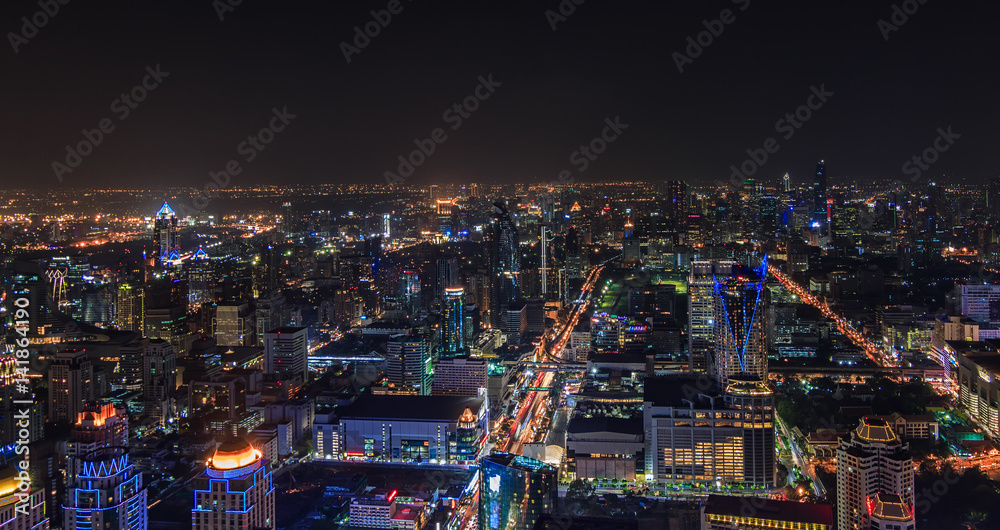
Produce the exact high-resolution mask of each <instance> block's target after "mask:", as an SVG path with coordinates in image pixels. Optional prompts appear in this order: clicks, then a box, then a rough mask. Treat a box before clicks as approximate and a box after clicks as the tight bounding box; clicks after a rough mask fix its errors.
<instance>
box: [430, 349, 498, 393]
mask: <svg viewBox="0 0 1000 530" xmlns="http://www.w3.org/2000/svg"><path fill="white" fill-rule="evenodd" d="M488 368H489V367H488V365H487V362H486V360H485V359H474V358H456V359H443V360H441V361H440V362H438V364H437V366H435V367H434V383H433V390H432V391H431V395H434V396H465V397H481V396H482V395H483V394H484V393H485V392H486V388H487V385H488V379H487V372H488Z"/></svg>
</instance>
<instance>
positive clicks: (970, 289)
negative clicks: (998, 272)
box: [951, 284, 1000, 322]
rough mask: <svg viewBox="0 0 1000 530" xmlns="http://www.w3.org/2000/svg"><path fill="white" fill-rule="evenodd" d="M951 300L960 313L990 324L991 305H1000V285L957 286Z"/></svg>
mask: <svg viewBox="0 0 1000 530" xmlns="http://www.w3.org/2000/svg"><path fill="white" fill-rule="evenodd" d="M951 298H952V303H953V304H954V306H955V309H956V310H957V312H958V313H960V314H962V315H963V316H967V317H969V318H972V319H975V320H978V321H980V322H989V321H990V304H991V303H1000V285H967V284H955V290H954V291H953V292H952V295H951Z"/></svg>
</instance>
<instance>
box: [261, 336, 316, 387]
mask: <svg viewBox="0 0 1000 530" xmlns="http://www.w3.org/2000/svg"><path fill="white" fill-rule="evenodd" d="M264 373H267V374H278V375H285V376H300V377H302V382H303V383H307V382H309V330H308V328H300V327H289V326H285V327H281V328H277V329H273V330H271V331H269V332H267V333H265V334H264Z"/></svg>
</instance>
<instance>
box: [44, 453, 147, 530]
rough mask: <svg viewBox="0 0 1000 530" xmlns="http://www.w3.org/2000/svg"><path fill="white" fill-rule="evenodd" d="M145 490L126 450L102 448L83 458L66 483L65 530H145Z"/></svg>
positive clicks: (140, 474)
mask: <svg viewBox="0 0 1000 530" xmlns="http://www.w3.org/2000/svg"><path fill="white" fill-rule="evenodd" d="M147 519H148V517H147V509H146V489H145V488H144V487H143V486H142V473H141V472H140V471H139V470H138V469H136V468H135V467H134V466H133V465H132V463H131V462H129V458H128V448H126V447H104V448H101V449H97V450H96V451H92V452H90V453H88V454H86V455H84V456H83V457H82V459H81V461H80V468H79V472H77V473H76V474H75V475H73V476H72V477H70V479H69V482H68V483H67V495H66V501H65V503H63V525H64V528H66V530H91V529H93V530H96V529H99V528H114V529H117V530H145V529H146V528H147Z"/></svg>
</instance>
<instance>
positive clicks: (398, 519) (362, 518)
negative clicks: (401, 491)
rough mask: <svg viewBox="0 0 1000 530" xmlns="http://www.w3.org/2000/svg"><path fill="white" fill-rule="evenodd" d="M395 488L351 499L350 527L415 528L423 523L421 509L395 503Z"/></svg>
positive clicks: (396, 498)
mask: <svg viewBox="0 0 1000 530" xmlns="http://www.w3.org/2000/svg"><path fill="white" fill-rule="evenodd" d="M397 495H398V492H397V491H396V490H392V491H387V492H380V493H375V494H374V495H372V496H367V497H354V498H353V499H351V508H350V512H349V519H348V521H349V524H350V526H351V527H352V528H392V529H393V530H416V529H417V528H420V527H421V526H422V523H423V517H422V514H423V509H422V508H421V507H419V506H404V505H400V504H398V503H397V501H398V500H399V497H398V496H397Z"/></svg>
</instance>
